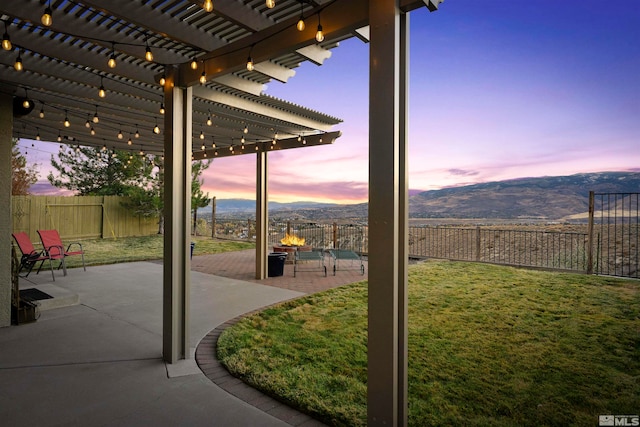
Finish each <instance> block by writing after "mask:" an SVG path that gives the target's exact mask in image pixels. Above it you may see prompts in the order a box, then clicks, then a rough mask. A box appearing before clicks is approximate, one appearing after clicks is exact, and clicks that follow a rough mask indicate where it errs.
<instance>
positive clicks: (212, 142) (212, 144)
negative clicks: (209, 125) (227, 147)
mask: <svg viewBox="0 0 640 427" xmlns="http://www.w3.org/2000/svg"><path fill="white" fill-rule="evenodd" d="M211 148H216V141H215V139H214V138H213V137H212V138H211Z"/></svg>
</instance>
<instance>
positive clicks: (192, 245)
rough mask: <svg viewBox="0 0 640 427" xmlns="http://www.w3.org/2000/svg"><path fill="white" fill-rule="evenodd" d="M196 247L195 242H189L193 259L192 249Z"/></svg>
mask: <svg viewBox="0 0 640 427" xmlns="http://www.w3.org/2000/svg"><path fill="white" fill-rule="evenodd" d="M195 247H196V242H191V258H193V248H195Z"/></svg>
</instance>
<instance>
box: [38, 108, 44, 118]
mask: <svg viewBox="0 0 640 427" xmlns="http://www.w3.org/2000/svg"><path fill="white" fill-rule="evenodd" d="M39 116H40V118H41V119H44V107H40V114H39Z"/></svg>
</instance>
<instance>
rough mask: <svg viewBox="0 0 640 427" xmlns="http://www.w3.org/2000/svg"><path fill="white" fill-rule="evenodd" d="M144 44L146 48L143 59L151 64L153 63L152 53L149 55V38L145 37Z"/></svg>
mask: <svg viewBox="0 0 640 427" xmlns="http://www.w3.org/2000/svg"><path fill="white" fill-rule="evenodd" d="M144 42H145V44H146V46H147V47H146V48H145V50H144V59H146V60H147V61H149V62H151V61H153V53H151V48H150V47H149V38H148V37H147V38H146V39H145V41H144Z"/></svg>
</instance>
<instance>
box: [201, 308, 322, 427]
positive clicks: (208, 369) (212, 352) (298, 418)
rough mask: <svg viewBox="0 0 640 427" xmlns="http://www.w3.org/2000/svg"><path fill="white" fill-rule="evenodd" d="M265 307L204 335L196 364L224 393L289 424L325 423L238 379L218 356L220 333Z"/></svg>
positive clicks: (311, 426) (312, 426) (310, 426)
mask: <svg viewBox="0 0 640 427" xmlns="http://www.w3.org/2000/svg"><path fill="white" fill-rule="evenodd" d="M265 308H266V307H263V308H261V309H258V310H253V311H250V312H247V313H245V314H242V315H240V316H238V317H235V318H233V319H231V320H228V321H226V322H224V323H223V324H221V325H219V326H218V327H216V328H215V329H214V330H212V331H210V332H209V333H208V334H207V335H205V336H204V338H202V340H201V341H200V342H199V343H198V346H197V347H196V363H197V364H198V367H199V368H200V370H201V371H202V373H204V375H205V376H206V377H207V378H209V380H211V381H212V382H213V383H214V384H216V385H217V386H218V387H220V388H221V389H223V390H224V391H226V392H227V393H229V394H231V395H233V396H235V397H237V398H238V399H240V400H243V401H244V402H246V403H248V404H249V405H251V406H253V407H255V408H257V409H259V410H261V411H263V412H266V413H267V414H269V415H271V416H273V417H275V418H278V419H279V420H281V421H284V422H285V423H287V424H289V425H292V426H304V427H320V426H326V424H323V423H322V422H320V421H318V420H316V419H315V418H312V417H311V416H309V415H307V414H304V413H302V412H300V411H298V410H297V409H294V408H292V407H290V406H288V405H286V404H284V403H282V402H280V401H278V400H276V399H274V398H273V397H271V396H268V395H266V394H264V393H262V392H261V391H259V390H256V389H255V388H253V387H251V386H250V385H248V384H247V383H245V382H244V381H242V380H241V379H239V378H236V377H234V376H233V375H231V373H230V372H229V371H228V370H227V368H225V367H224V366H223V365H222V363H220V361H219V360H218V357H217V345H218V338H219V337H220V334H222V332H223V331H224V330H225V329H227V328H228V327H230V326H233V325H235V324H236V323H237V322H238V321H240V320H241V319H243V318H244V317H246V316H249V315H251V314H254V313H257V312H259V311H262V310H264V309H265Z"/></svg>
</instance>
